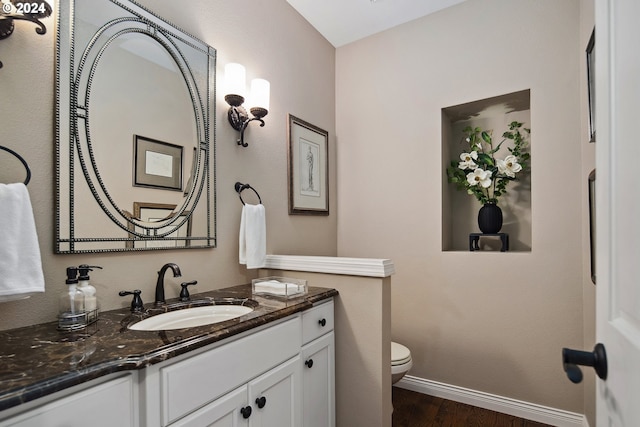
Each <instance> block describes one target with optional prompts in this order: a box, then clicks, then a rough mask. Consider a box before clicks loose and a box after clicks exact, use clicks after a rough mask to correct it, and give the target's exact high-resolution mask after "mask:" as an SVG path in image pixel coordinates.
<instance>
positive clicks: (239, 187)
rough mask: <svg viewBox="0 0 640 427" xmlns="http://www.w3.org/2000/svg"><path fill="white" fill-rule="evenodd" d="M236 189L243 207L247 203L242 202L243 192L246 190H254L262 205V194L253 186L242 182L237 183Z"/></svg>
mask: <svg viewBox="0 0 640 427" xmlns="http://www.w3.org/2000/svg"><path fill="white" fill-rule="evenodd" d="M235 189H236V192H237V193H238V197H240V201H241V202H242V204H243V205H244V204H245V203H244V200H242V192H243V191H244V190H246V189H249V190H252V191H253V192H254V193H256V196H258V201H259V202H260V204H262V199H261V198H260V194H258V192H257V191H256V189H255V188H253V187H252V186H250V185H249V184H243V183H241V182H236V184H235Z"/></svg>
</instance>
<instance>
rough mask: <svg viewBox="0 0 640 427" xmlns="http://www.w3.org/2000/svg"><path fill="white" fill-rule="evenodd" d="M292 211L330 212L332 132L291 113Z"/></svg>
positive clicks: (308, 213) (318, 213)
mask: <svg viewBox="0 0 640 427" xmlns="http://www.w3.org/2000/svg"><path fill="white" fill-rule="evenodd" d="M288 119H289V120H288V132H287V133H288V137H289V146H288V157H289V162H288V181H289V182H288V184H289V214H290V215H296V214H300V215H329V159H328V154H329V147H328V145H329V133H328V132H327V131H326V130H323V129H320V128H319V127H317V126H314V125H312V124H311V123H309V122H306V121H304V120H302V119H300V118H298V117H296V116H294V115H292V114H289V115H288Z"/></svg>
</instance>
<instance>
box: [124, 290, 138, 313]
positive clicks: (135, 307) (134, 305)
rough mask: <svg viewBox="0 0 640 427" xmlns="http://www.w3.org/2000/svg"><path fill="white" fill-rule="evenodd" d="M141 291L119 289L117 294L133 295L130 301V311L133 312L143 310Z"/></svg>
mask: <svg viewBox="0 0 640 427" xmlns="http://www.w3.org/2000/svg"><path fill="white" fill-rule="evenodd" d="M141 293H142V291H141V290H140V289H136V290H135V291H133V292H129V291H120V292H118V295H120V296H121V297H124V296H127V295H133V300H132V301H131V311H132V312H134V313H139V312H141V311H143V310H144V303H143V302H142V298H140V294H141Z"/></svg>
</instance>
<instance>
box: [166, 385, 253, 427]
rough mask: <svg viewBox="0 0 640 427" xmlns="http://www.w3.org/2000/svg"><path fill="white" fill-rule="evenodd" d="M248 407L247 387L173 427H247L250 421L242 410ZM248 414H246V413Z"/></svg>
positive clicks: (233, 392) (227, 395)
mask: <svg viewBox="0 0 640 427" xmlns="http://www.w3.org/2000/svg"><path fill="white" fill-rule="evenodd" d="M246 406H247V386H246V385H243V386H242V387H240V388H238V389H236V390H234V391H232V392H231V393H227V394H226V395H224V396H223V397H221V398H220V399H218V400H216V401H214V402H212V403H210V404H208V405H207V406H205V407H204V408H202V409H200V410H198V411H196V412H194V413H193V414H191V415H189V416H187V417H185V418H183V419H181V420H178V421H176V422H175V423H173V424H171V427H246V426H248V425H249V419H248V418H244V417H243V415H242V413H241V409H243V408H245V407H246ZM245 413H246V412H245Z"/></svg>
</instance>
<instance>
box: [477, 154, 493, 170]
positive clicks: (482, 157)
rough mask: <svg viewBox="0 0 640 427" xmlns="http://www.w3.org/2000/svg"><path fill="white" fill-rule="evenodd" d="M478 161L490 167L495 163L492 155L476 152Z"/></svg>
mask: <svg viewBox="0 0 640 427" xmlns="http://www.w3.org/2000/svg"><path fill="white" fill-rule="evenodd" d="M478 162H479V163H482V164H485V165H488V166H491V167H493V166H495V163H494V162H493V157H491V156H490V155H488V154H486V153H478Z"/></svg>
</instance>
